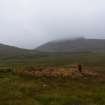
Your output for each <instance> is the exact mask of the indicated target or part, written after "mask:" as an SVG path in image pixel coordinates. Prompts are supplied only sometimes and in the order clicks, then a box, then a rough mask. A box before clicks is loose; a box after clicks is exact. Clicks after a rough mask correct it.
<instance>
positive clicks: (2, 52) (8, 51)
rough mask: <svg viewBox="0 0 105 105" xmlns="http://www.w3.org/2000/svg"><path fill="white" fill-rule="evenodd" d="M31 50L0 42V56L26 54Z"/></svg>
mask: <svg viewBox="0 0 105 105" xmlns="http://www.w3.org/2000/svg"><path fill="white" fill-rule="evenodd" d="M30 52H31V51H30V50H26V49H21V48H17V47H13V46H9V45H4V44H0V58H2V57H13V56H20V55H27V54H29V53H30Z"/></svg>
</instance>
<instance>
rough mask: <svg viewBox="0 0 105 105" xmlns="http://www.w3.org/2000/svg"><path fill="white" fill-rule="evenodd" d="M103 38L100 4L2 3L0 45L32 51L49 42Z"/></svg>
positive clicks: (103, 5)
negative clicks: (64, 39) (60, 39)
mask: <svg viewBox="0 0 105 105" xmlns="http://www.w3.org/2000/svg"><path fill="white" fill-rule="evenodd" d="M76 36H77V37H78V36H85V37H88V38H105V1H104V0H2V1H0V42H1V43H6V44H10V45H16V46H19V47H24V48H34V47H36V46H38V45H40V44H42V43H45V42H47V41H49V40H55V39H59V38H68V37H76Z"/></svg>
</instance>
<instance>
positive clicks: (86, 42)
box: [36, 38, 105, 52]
mask: <svg viewBox="0 0 105 105" xmlns="http://www.w3.org/2000/svg"><path fill="white" fill-rule="evenodd" d="M36 50H37V51H42V52H105V40H104V39H84V38H78V39H73V40H58V41H52V42H48V43H46V44H44V45H42V46H40V47H38V48H37V49H36Z"/></svg>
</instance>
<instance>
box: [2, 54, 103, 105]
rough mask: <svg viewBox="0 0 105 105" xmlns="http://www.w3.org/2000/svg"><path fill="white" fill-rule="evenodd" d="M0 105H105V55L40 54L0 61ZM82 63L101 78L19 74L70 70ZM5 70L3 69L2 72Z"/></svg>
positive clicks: (5, 58)
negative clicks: (43, 69)
mask: <svg viewBox="0 0 105 105" xmlns="http://www.w3.org/2000/svg"><path fill="white" fill-rule="evenodd" d="M0 62H1V63H0V68H1V70H3V69H4V67H5V68H7V69H8V68H10V70H11V72H10V71H7V72H0V105H105V77H104V74H105V65H104V62H105V54H104V53H80V54H79V53H77V54H76V53H75V54H72V53H71V54H69V53H62V54H59V53H55V54H54V53H49V54H47V53H44V54H42V53H40V54H35V55H32V56H31V55H30V56H20V57H13V58H7V57H4V58H2V59H1V60H0ZM77 63H82V64H83V65H84V67H85V69H89V70H92V71H96V72H98V73H99V77H94V76H93V77H92V76H90V77H87V78H84V77H78V78H71V77H67V78H62V77H57V78H53V77H51V78H50V77H49V78H48V77H40V78H38V77H31V76H26V75H18V74H17V73H16V71H21V70H23V68H26V67H29V66H33V67H51V66H54V67H65V68H66V67H69V66H70V65H72V64H77ZM2 68H3V69H2Z"/></svg>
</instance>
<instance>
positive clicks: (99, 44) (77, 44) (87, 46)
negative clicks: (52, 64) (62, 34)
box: [0, 38, 105, 58]
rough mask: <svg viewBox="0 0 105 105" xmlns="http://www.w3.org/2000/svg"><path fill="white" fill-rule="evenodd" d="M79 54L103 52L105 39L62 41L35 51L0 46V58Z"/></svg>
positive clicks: (45, 45)
mask: <svg viewBox="0 0 105 105" xmlns="http://www.w3.org/2000/svg"><path fill="white" fill-rule="evenodd" d="M50 52H51V53H58V52H62V53H63V52H64V53H66V52H67V53H80V52H105V39H86V38H75V39H62V40H54V41H51V42H48V43H46V44H43V45H41V46H39V47H37V48H36V49H31V50H28V49H22V48H18V47H14V46H9V45H5V44H0V58H3V57H5V58H6V57H18V56H21V57H22V56H25V57H27V56H28V57H30V56H31V57H32V56H33V55H36V56H37V55H39V54H44V53H50Z"/></svg>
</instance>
